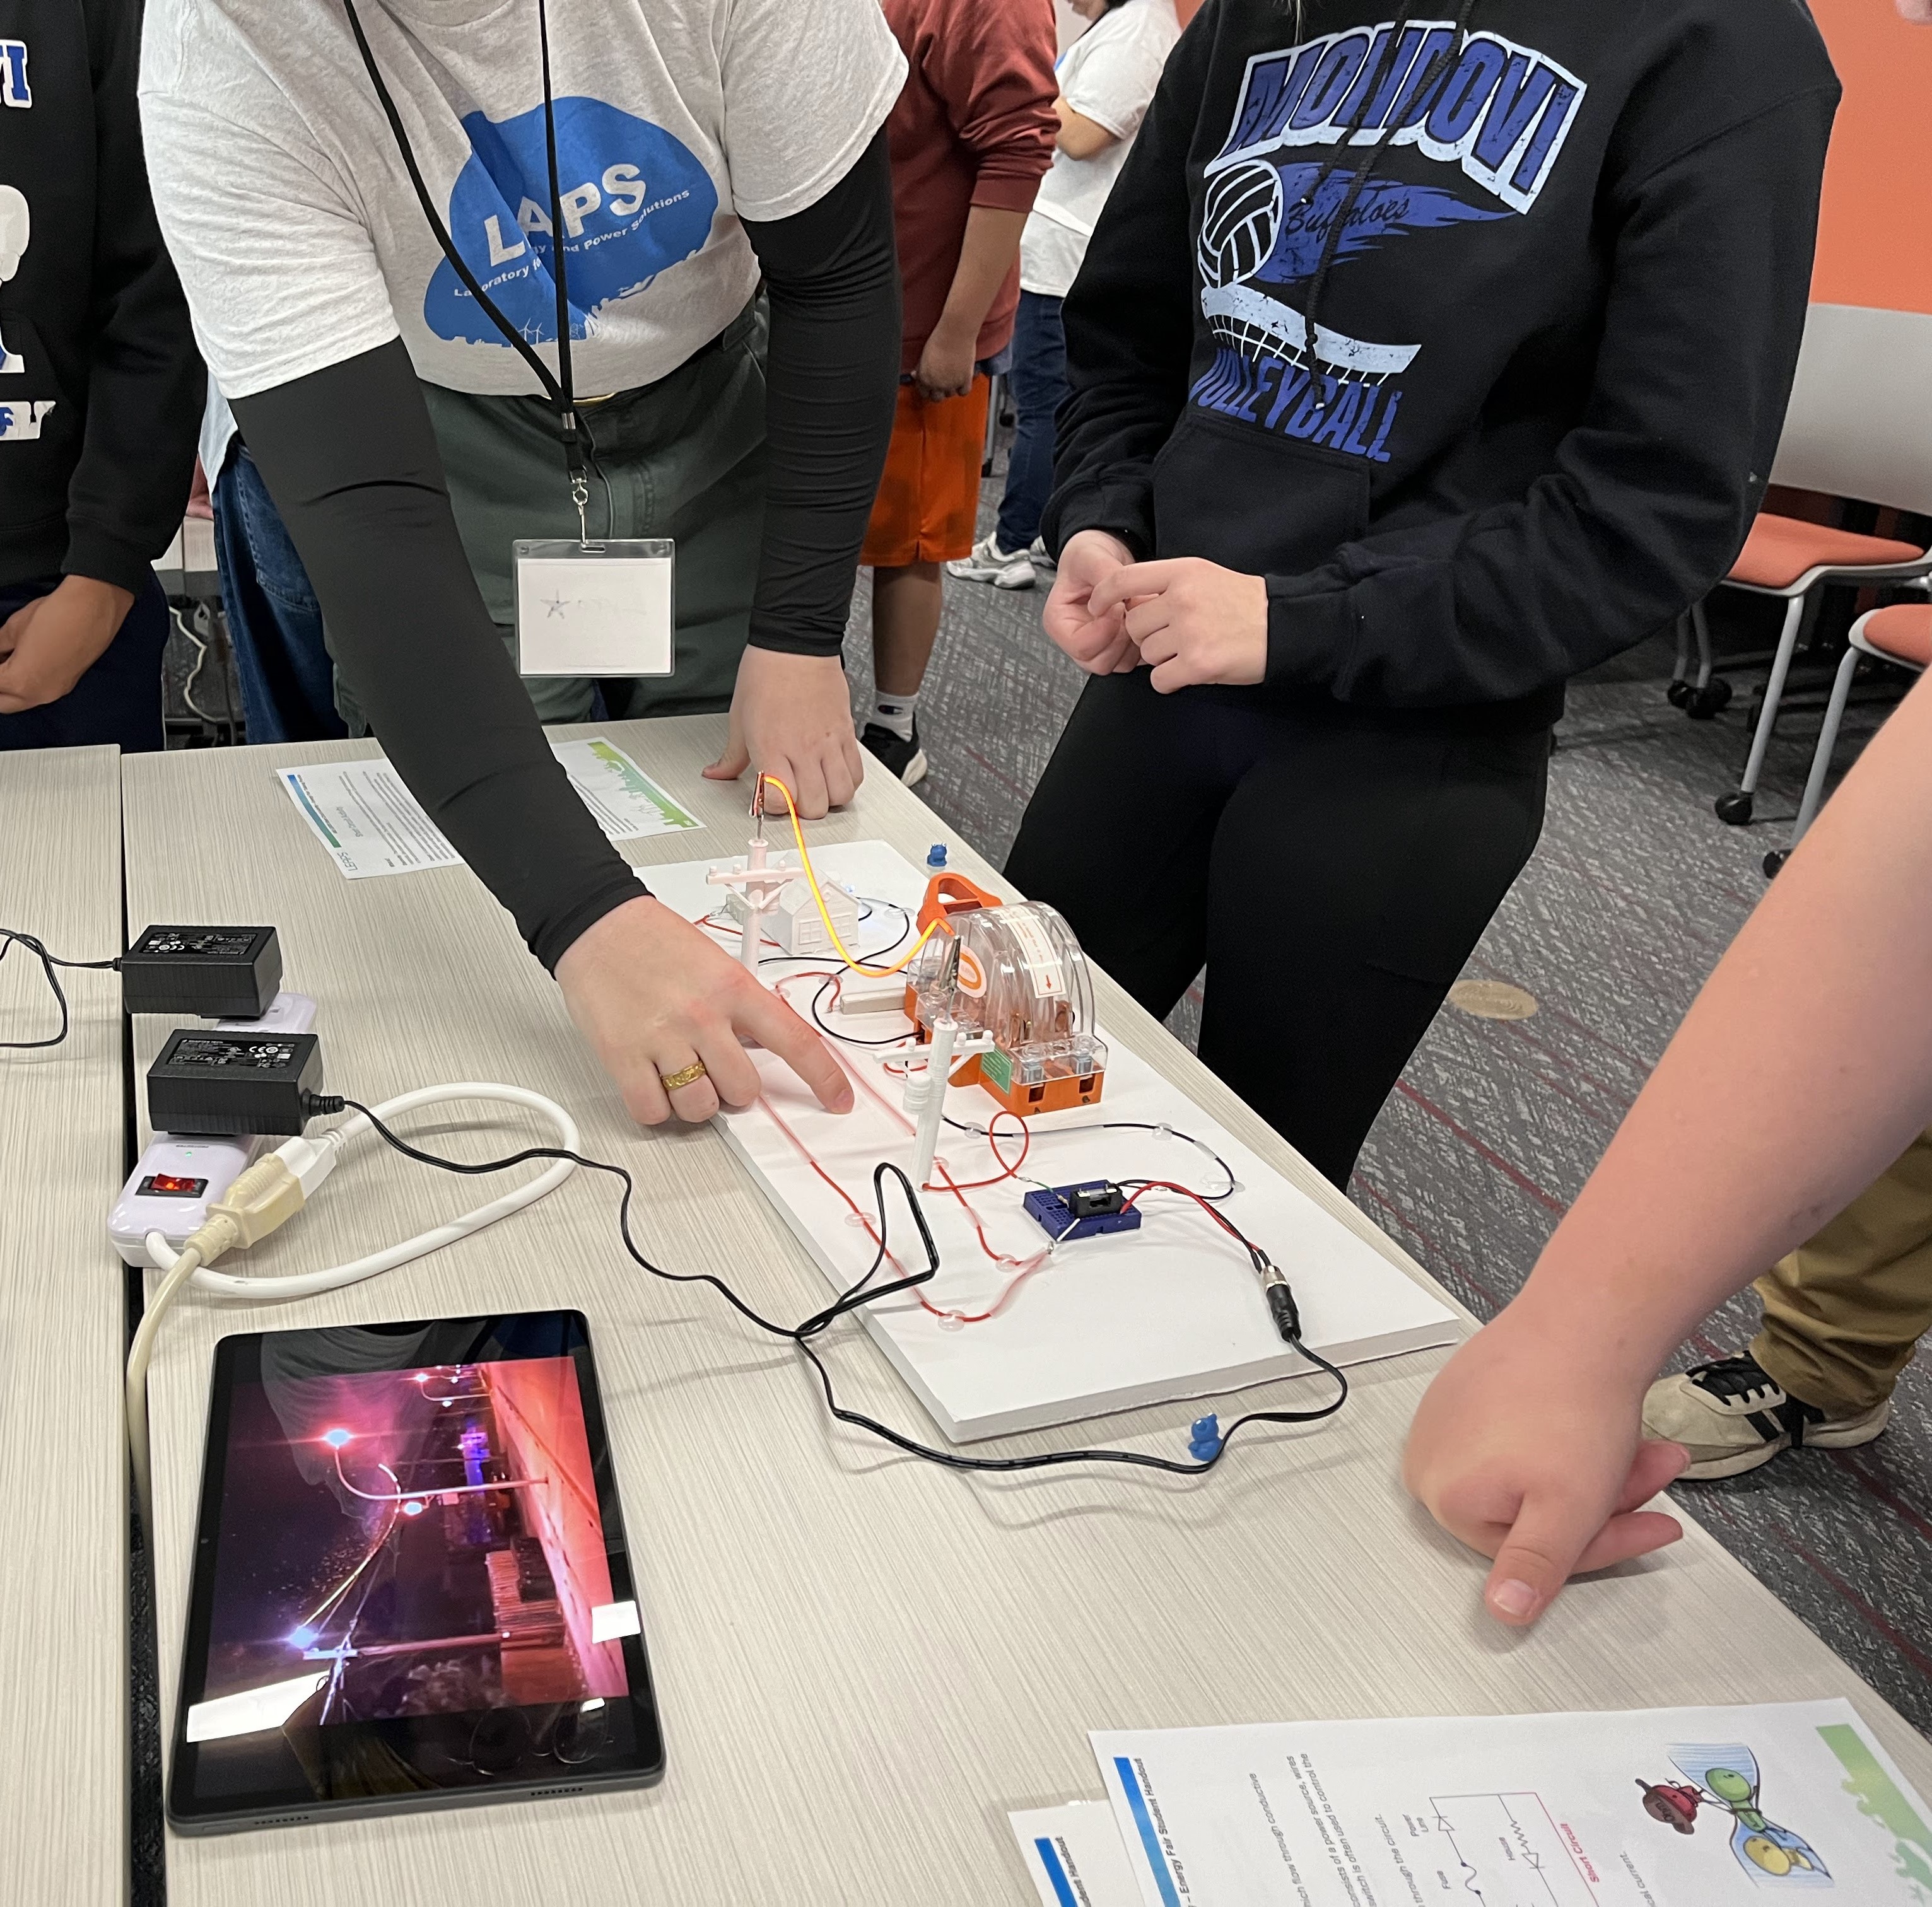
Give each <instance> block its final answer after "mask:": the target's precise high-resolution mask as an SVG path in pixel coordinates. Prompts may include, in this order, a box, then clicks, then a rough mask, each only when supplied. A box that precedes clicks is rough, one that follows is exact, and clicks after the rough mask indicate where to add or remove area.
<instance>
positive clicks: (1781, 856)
mask: <svg viewBox="0 0 1932 1907" xmlns="http://www.w3.org/2000/svg"><path fill="white" fill-rule="evenodd" d="M1790 859H1791V850H1790V848H1788V847H1774V848H1773V849H1772V850H1771V852H1770V853H1769V854H1767V855H1766V856H1765V857H1764V877H1765V879H1766V880H1769V879H1770V878H1771V877H1772V875H1773V874H1776V873H1777V871H1778V869H1779V868H1781V867H1783V866H1784V864H1785V862H1787V861H1788V860H1790Z"/></svg>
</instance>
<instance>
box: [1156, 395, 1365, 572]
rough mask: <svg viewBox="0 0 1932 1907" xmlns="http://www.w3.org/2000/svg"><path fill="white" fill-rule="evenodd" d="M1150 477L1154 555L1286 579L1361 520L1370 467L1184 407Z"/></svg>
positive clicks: (1352, 533)
mask: <svg viewBox="0 0 1932 1907" xmlns="http://www.w3.org/2000/svg"><path fill="white" fill-rule="evenodd" d="M1153 474H1154V533H1155V541H1156V548H1155V554H1156V555H1157V556H1205V557H1206V558H1207V559H1208V561H1209V562H1217V563H1220V565H1223V568H1228V569H1238V570H1244V571H1247V573H1248V574H1250V575H1277V576H1293V575H1296V574H1299V573H1300V572H1301V571H1304V570H1309V569H1313V568H1316V567H1317V566H1318V565H1320V564H1322V563H1324V562H1327V561H1328V559H1329V558H1330V557H1331V556H1333V555H1334V552H1335V550H1336V549H1337V547H1339V546H1340V544H1344V543H1346V542H1348V541H1351V540H1352V538H1355V537H1358V536H1360V535H1361V534H1362V533H1363V532H1364V531H1365V530H1366V529H1367V528H1368V525H1369V473H1368V472H1367V470H1365V469H1362V468H1361V466H1360V465H1359V463H1356V462H1355V461H1354V460H1349V459H1343V458H1337V457H1330V456H1328V455H1327V454H1325V453H1324V452H1322V451H1319V450H1313V449H1311V448H1309V447H1308V446H1307V445H1305V444H1300V443H1297V442H1295V441H1294V440H1293V439H1285V438H1282V437H1278V436H1273V435H1271V433H1268V432H1266V431H1264V430H1256V429H1254V428H1252V427H1244V426H1243V425H1242V424H1238V423H1236V422H1235V421H1232V420H1231V419H1229V418H1220V417H1210V416H1207V415H1203V414H1202V412H1199V411H1198V410H1196V409H1192V408H1191V407H1190V409H1187V410H1186V411H1184V412H1182V413H1181V417H1180V419H1179V421H1178V422H1177V423H1176V424H1175V427H1174V433H1173V434H1172V436H1170V437H1169V439H1168V440H1167V442H1166V443H1165V444H1163V445H1162V446H1161V448H1160V454H1159V455H1157V457H1155V459H1154V473H1153Z"/></svg>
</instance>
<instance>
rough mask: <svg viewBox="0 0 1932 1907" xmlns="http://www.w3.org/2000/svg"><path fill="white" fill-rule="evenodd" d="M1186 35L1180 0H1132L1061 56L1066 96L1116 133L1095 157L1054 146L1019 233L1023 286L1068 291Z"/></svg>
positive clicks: (1053, 293)
mask: <svg viewBox="0 0 1932 1907" xmlns="http://www.w3.org/2000/svg"><path fill="white" fill-rule="evenodd" d="M1180 37H1181V22H1180V20H1179V19H1178V18H1177V17H1176V16H1175V10H1174V0H1126V4H1125V5H1124V6H1119V7H1114V8H1113V9H1112V10H1111V11H1109V12H1107V13H1103V14H1102V15H1101V16H1100V18H1099V19H1097V20H1096V21H1095V22H1094V24H1093V25H1091V26H1090V27H1089V28H1088V29H1087V31H1085V33H1083V34H1082V35H1081V36H1080V37H1079V39H1078V40H1075V41H1074V43H1073V45H1072V46H1069V47H1068V48H1067V50H1066V52H1064V53H1062V54H1061V56H1060V65H1059V69H1058V70H1059V75H1060V96H1061V98H1062V99H1064V100H1066V102H1067V104H1068V105H1069V106H1072V107H1073V109H1074V111H1075V112H1078V113H1079V114H1080V115H1081V116H1082V118H1088V119H1091V120H1092V121H1094V124H1096V125H1097V126H1103V127H1106V130H1108V131H1109V132H1110V133H1112V134H1113V135H1114V142H1113V143H1112V145H1104V146H1103V147H1102V148H1100V151H1098V152H1097V153H1095V154H1094V156H1093V157H1091V159H1075V158H1070V157H1068V155H1067V154H1066V153H1064V152H1062V151H1059V150H1058V148H1056V149H1055V152H1054V155H1053V164H1052V166H1051V167H1050V168H1049V170H1048V172H1047V175H1046V178H1043V179H1042V180H1041V181H1040V196H1038V197H1037V199H1034V204H1033V213H1032V215H1031V217H1029V218H1028V220H1027V222H1026V229H1025V231H1024V232H1022V234H1021V236H1020V289H1022V291H1030V292H1040V293H1042V294H1043V295H1045V296H1046V297H1048V298H1064V297H1065V296H1066V295H1067V292H1068V291H1069V290H1070V289H1071V287H1072V286H1073V280H1074V279H1075V277H1076V276H1077V275H1078V274H1079V270H1080V265H1081V261H1082V259H1085V257H1086V256H1087V241H1088V239H1089V238H1092V237H1093V235H1094V222H1095V220H1097V219H1098V218H1099V217H1100V213H1101V210H1102V208H1103V207H1104V206H1105V205H1106V202H1107V194H1108V193H1110V192H1111V191H1112V190H1113V189H1114V181H1115V179H1117V178H1119V177H1120V175H1121V167H1122V166H1124V165H1125V164H1126V163H1127V152H1128V149H1129V148H1130V147H1131V146H1132V145H1133V142H1134V135H1135V133H1137V132H1139V130H1140V128H1141V121H1142V120H1143V119H1144V118H1146V117H1147V109H1148V106H1150V105H1151V104H1152V103H1153V100H1154V88H1156V87H1157V86H1158V85H1160V75H1161V69H1162V68H1163V67H1164V66H1166V64H1167V56H1168V55H1169V53H1170V52H1172V51H1173V49H1174V43H1175V40H1178V39H1179V38H1180Z"/></svg>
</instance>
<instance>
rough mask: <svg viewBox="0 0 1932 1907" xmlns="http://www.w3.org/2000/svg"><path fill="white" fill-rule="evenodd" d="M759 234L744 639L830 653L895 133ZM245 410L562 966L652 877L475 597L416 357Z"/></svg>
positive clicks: (330, 618)
mask: <svg viewBox="0 0 1932 1907" xmlns="http://www.w3.org/2000/svg"><path fill="white" fill-rule="evenodd" d="M745 230H746V232H747V234H748V236H749V237H750V239H751V245H752V247H753V249H754V251H755V252H756V253H757V257H758V261H759V264H760V268H762V270H763V274H764V283H765V290H766V296H767V298H769V303H770V310H771V328H770V341H769V346H768V347H767V352H766V386H767V395H766V503H765V524H764V537H763V550H762V555H761V559H760V564H759V568H758V574H757V583H756V586H755V592H754V597H753V601H752V607H751V638H750V639H751V643H752V644H753V645H754V646H756V647H759V648H764V649H777V650H781V651H784V652H788V653H790V654H793V655H824V656H835V655H838V652H839V648H840V645H841V642H842V641H843V639H844V628H845V620H846V616H847V612H848V610H849V609H850V601H851V594H852V583H853V576H854V574H855V573H856V566H857V562H858V555H859V546H860V544H861V543H862V541H863V540H864V536H865V523H866V520H867V518H868V515H869V514H870V511H871V505H872V499H873V497H874V494H875V493H876V491H877V487H878V481H879V475H880V470H881V469H882V468H883V464H884V461H885V453H886V444H887V442H888V441H889V438H890V436H891V432H892V410H893V406H894V403H895V399H896V394H897V388H898V386H897V368H898V336H899V301H898V267H897V263H896V259H895V253H894V250H893V243H892V180H891V175H890V170H889V166H888V163H887V160H886V151H885V141H884V135H883V133H880V134H879V135H877V136H875V137H874V139H873V141H872V142H871V145H870V147H869V148H868V149H867V151H865V154H864V155H863V156H862V157H861V158H860V159H859V160H858V162H857V163H856V164H855V165H854V166H853V168H852V169H851V170H850V172H847V174H846V175H845V177H844V178H843V179H841V181H839V182H838V184H835V185H834V186H833V187H832V188H831V190H829V191H828V192H827V193H826V194H825V195H824V196H823V197H822V198H820V199H818V200H817V202H815V203H814V204H813V205H810V206H808V208H805V210H804V211H799V212H796V213H794V214H792V215H791V216H790V217H786V218H782V219H777V220H772V221H770V222H769V223H754V222H752V221H750V220H747V221H746V222H745ZM234 409H235V415H236V422H237V424H239V427H240V428H241V430H242V434H243V436H244V437H245V439H246V440H247V442H248V447H249V450H250V451H251V454H252V455H253V456H254V458H255V460H256V462H257V463H258V464H259V465H260V467H261V469H262V472H263V476H264V477H265V478H266V480H267V482H268V484H269V490H270V493H272V495H273V496H274V497H275V502H276V504H277V505H278V508H280V510H281V513H282V515H283V517H284V520H285V521H286V523H287V526H288V529H289V533H290V536H291V537H292V538H293V540H294V542H295V544H296V548H297V550H298V551H299V553H300V554H301V556H302V561H303V563H304V565H305V567H306V568H307V569H308V573H309V577H310V580H311V582H312V583H314V586H315V590H316V595H317V600H318V601H320V603H321V604H322V607H323V615H324V616H325V618H326V621H327V624H328V628H329V640H330V644H331V646H332V649H333V651H334V652H335V658H336V661H337V663H338V666H339V667H341V670H343V673H344V676H346V677H347V679H348V681H349V682H350V685H352V686H353V688H354V689H355V691H356V698H357V700H359V702H360V703H361V704H362V707H363V708H364V709H365V711H366V712H367V713H368V716H369V719H370V723H371V727H372V728H373V729H374V731H375V733H376V734H377V736H379V737H380V739H381V741H382V742H383V747H384V748H385V750H386V752H387V754H388V755H389V759H390V760H392V762H393V763H395V766H396V767H397V769H398V772H400V773H401V775H402V777H403V778H404V781H406V782H407V784H408V785H409V787H410V790H412V792H413V793H414V794H415V795H416V797H417V799H419V801H421V802H422V804H423V805H424V807H425V808H426V809H427V810H428V813H429V814H430V817H431V819H432V820H434V821H435V823H437V826H439V827H440V829H442V830H443V832H444V833H445V834H446V835H447V836H448V837H449V840H450V841H451V843H452V845H453V846H454V847H455V848H456V850H457V851H458V853H460V855H461V856H463V859H464V860H465V861H466V862H468V863H469V865H470V866H471V868H473V869H474V870H475V872H476V873H477V874H478V876H479V877H481V879H482V880H483V882H484V884H485V886H487V887H488V888H489V889H490V892H492V893H493V894H494V895H496V898H497V899H498V900H499V901H501V902H502V904H503V905H504V906H505V907H506V908H508V910H509V911H510V913H511V914H512V915H513V916H514V918H515V919H516V922H517V927H518V928H519V929H520V931H521V932H522V934H523V937H524V939H525V940H526V942H527V943H529V948H530V950H531V952H532V953H534V954H535V955H536V956H537V957H538V959H540V960H541V961H543V963H544V965H546V966H547V967H555V966H556V962H557V961H558V959H559V958H560V957H561V955H562V953H563V952H564V950H565V949H566V948H567V947H568V946H570V944H571V942H572V941H573V940H575V939H576V938H577V936H578V935H579V934H581V933H582V932H583V931H584V929H585V928H587V927H589V925H592V922H595V921H596V920H598V919H600V918H601V916H603V915H604V914H605V913H608V912H610V910H611V909H612V908H613V907H619V906H621V905H622V904H623V903H624V902H625V901H627V900H630V899H632V898H635V897H636V896H637V895H641V894H643V893H645V892H647V891H648V890H647V889H646V888H645V886H644V885H643V883H642V882H641V881H640V880H638V878H637V875H636V874H635V873H634V871H632V869H631V866H630V865H629V863H628V862H626V861H625V859H624V858H623V857H622V856H621V855H620V854H619V853H617V851H616V850H615V849H614V848H613V847H611V845H610V843H609V842H608V841H607V840H606V839H605V838H604V835H603V833H602V832H601V830H600V829H598V826H597V825H596V823H595V822H594V821H592V819H591V818H590V816H589V814H588V813H587V812H586V810H585V808H584V807H583V803H582V802H580V800H579V799H577V796H576V794H575V793H574V791H573V790H572V789H571V786H570V784H569V781H568V779H567V778H565V775H564V774H563V772H562V770H561V769H559V766H557V763H556V759H555V757H553V755H552V754H551V753H550V748H549V745H548V743H547V742H546V741H545V739H544V734H543V730H542V728H541V726H540V724H538V721H537V718H536V715H535V712H534V710H533V709H532V707H531V706H530V702H529V697H528V695H527V694H526V693H525V692H524V690H523V685H522V683H521V682H520V681H519V680H518V679H517V676H516V673H515V672H514V669H513V668H512V667H511V663H510V661H509V659H508V655H506V653H505V650H504V648H503V645H502V641H501V640H500V639H499V637H498V635H497V633H496V626H495V625H494V624H493V623H492V622H491V621H490V618H489V615H488V613H487V611H486V610H485V609H484V606H483V601H482V598H481V595H479V594H478V591H477V589H476V586H475V581H474V580H473V578H472V576H471V574H470V571H469V565H468V563H467V562H466V559H465V558H464V556H463V547H462V544H461V543H460V540H459V539H458V534H457V529H456V523H455V518H454V517H453V515H452V513H451V510H450V506H449V492H448V490H447V487H446V484H445V482H444V479H443V466H442V463H441V460H440V456H439V454H438V452H437V445H436V439H435V437H434V433H433V432H432V431H431V427H430V422H429V416H428V411H427V409H426V408H425V405H424V403H423V400H422V393H421V391H420V390H419V388H418V386H417V384H416V373H415V371H414V370H413V367H412V365H411V363H410V357H409V354H408V352H407V349H405V348H404V346H403V345H402V344H401V343H400V342H397V343H389V344H386V345H384V346H380V348H379V349H376V350H374V351H369V352H364V353H362V354H361V355H359V356H356V357H354V358H349V359H347V360H345V361H344V362H342V363H341V364H334V365H332V366H330V367H329V368H327V369H326V370H320V371H317V372H314V373H311V374H310V375H309V376H305V377H302V378H298V379H295V380H294V381H293V382H290V383H288V384H286V385H280V386H278V387H277V388H275V389H273V390H270V391H263V392H261V393H260V394H257V395H256V396H254V397H245V398H241V399H239V400H236V403H235V406H234ZM561 467H562V466H561V463H559V469H561Z"/></svg>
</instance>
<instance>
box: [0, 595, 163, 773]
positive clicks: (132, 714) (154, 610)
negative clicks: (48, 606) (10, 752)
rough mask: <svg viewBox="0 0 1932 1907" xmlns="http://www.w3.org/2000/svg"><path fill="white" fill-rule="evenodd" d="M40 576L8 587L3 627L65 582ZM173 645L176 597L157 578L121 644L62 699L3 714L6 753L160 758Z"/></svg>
mask: <svg viewBox="0 0 1932 1907" xmlns="http://www.w3.org/2000/svg"><path fill="white" fill-rule="evenodd" d="M60 580H61V579H60V578H59V577H58V576H40V577H34V580H32V581H31V582H28V583H10V584H9V585H7V586H6V587H5V588H4V589H0V622H5V620H6V619H7V617H8V616H11V615H12V614H13V612H14V611H15V610H17V609H24V608H26V606H27V604H29V603H30V602H32V601H34V600H35V599H36V598H38V597H40V596H45V595H51V594H52V592H53V591H54V590H55V589H57V588H58V586H59V585H60ZM167 646H168V599H167V597H166V595H165V594H164V593H163V591H162V589H161V586H160V583H159V582H158V581H157V580H155V578H154V577H152V576H150V577H148V583H147V586H146V588H145V589H143V590H142V592H141V593H140V594H139V595H138V596H136V598H134V606H133V608H132V609H130V610H128V612H127V615H126V616H124V617H123V618H122V619H121V627H120V628H119V629H118V631H116V633H115V637H114V640H113V641H112V642H111V643H109V644H108V645H107V647H106V648H105V649H103V650H102V651H101V654H100V655H99V656H98V658H96V659H95V664H94V666H93V667H92V668H91V669H89V670H88V672H87V673H86V675H84V676H82V677H81V679H80V681H79V682H76V683H75V684H74V687H73V688H71V689H70V690H69V691H68V692H67V694H65V695H63V696H62V697H61V699H60V700H58V702H49V703H46V705H45V706H43V707H41V708H38V709H25V710H23V712H21V713H20V714H19V715H0V748H80V747H83V746H84V745H87V744H89V743H90V742H113V743H115V744H117V745H118V746H119V748H121V751H122V752H123V753H124V754H130V755H136V754H157V753H159V751H160V750H161V749H162V748H163V747H165V746H166V742H167V731H166V729H165V728H164V727H163V726H162V721H161V652H162V650H163V649H166V647H167Z"/></svg>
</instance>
